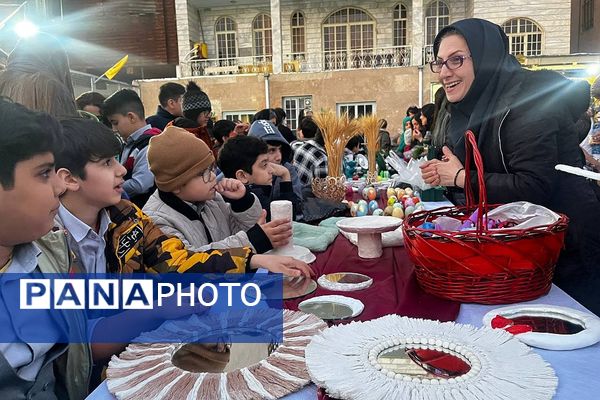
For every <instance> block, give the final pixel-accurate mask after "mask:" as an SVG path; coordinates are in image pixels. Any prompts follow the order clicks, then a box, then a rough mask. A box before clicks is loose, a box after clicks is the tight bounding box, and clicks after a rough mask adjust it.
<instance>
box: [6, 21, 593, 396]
mask: <svg viewBox="0 0 600 400" xmlns="http://www.w3.org/2000/svg"><path fill="white" fill-rule="evenodd" d="M434 54H435V60H434V61H433V62H432V63H431V69H432V72H433V73H436V74H438V76H439V81H440V83H441V84H442V89H441V92H440V94H439V96H436V103H435V104H428V105H425V106H423V107H422V108H421V109H417V108H416V107H415V108H409V110H408V111H407V116H406V118H405V119H404V120H403V128H404V131H403V132H402V133H401V134H400V135H398V136H397V137H390V135H389V134H388V136H387V138H386V136H385V134H383V133H382V135H381V136H380V137H381V142H380V144H381V146H382V148H383V149H385V150H394V149H395V150H396V151H398V152H400V153H402V154H404V153H406V152H407V150H408V148H409V146H410V147H412V148H415V147H416V146H418V145H419V144H420V143H423V142H424V141H428V142H429V143H431V146H432V147H433V148H434V149H436V151H434V152H433V153H431V152H430V156H432V159H431V160H430V161H428V162H427V163H425V164H424V165H423V166H422V176H423V178H424V180H425V182H427V183H429V184H432V185H441V186H445V187H446V188H447V196H448V198H449V199H450V200H451V201H453V202H454V203H455V204H463V203H464V188H465V185H467V184H468V183H469V184H470V185H471V189H472V190H473V192H474V193H475V195H478V187H477V179H476V178H475V174H476V172H475V170H474V168H471V176H470V178H471V179H470V180H467V179H466V176H465V156H466V154H465V145H464V133H465V131H467V130H471V131H473V132H474V133H475V136H476V138H477V142H478V146H479V148H480V150H481V153H482V155H483V161H484V170H485V172H484V180H485V183H486V187H487V196H488V202H489V203H506V202H511V201H517V200H527V201H531V202H533V203H537V204H541V205H545V206H547V207H549V208H551V209H553V210H555V211H558V212H563V213H565V214H566V215H567V216H568V217H569V219H570V226H569V235H568V239H567V242H566V245H565V246H566V248H565V250H564V251H563V254H562V255H561V259H560V260H559V263H558V265H557V268H556V282H557V283H558V284H559V285H560V286H561V288H563V289H565V290H567V291H568V292H569V293H570V294H571V295H573V296H574V297H575V298H576V299H578V300H580V301H582V302H583V303H584V304H585V305H586V306H588V307H590V308H591V309H592V310H593V311H595V312H599V311H600V299H599V295H598V292H599V291H598V290H597V285H598V283H600V279H599V277H600V273H599V272H598V265H599V263H600V257H599V256H600V236H599V235H600V232H599V231H598V229H597V226H598V224H599V223H600V207H598V206H599V204H598V195H597V190H596V188H597V187H596V188H595V187H594V183H592V182H588V181H586V180H585V179H583V178H579V177H576V176H574V175H567V174H564V173H560V172H558V171H556V170H555V169H554V166H555V165H556V164H558V163H563V164H568V165H573V166H582V165H584V158H583V154H582V152H581V150H580V148H579V142H580V141H579V140H578V136H577V135H576V134H575V133H574V130H575V123H576V122H577V120H578V119H579V118H580V117H581V115H582V114H583V113H584V112H585V111H586V109H587V107H588V104H589V87H588V88H587V90H588V93H585V90H581V88H580V87H575V86H576V85H574V84H571V83H570V82H569V81H567V80H566V79H565V78H562V77H561V76H559V75H556V74H554V73H542V72H530V71H526V70H523V69H522V68H521V67H520V66H519V64H518V62H517V61H516V59H515V58H514V57H513V56H512V55H510V54H509V51H508V41H507V37H506V35H505V34H504V33H503V31H502V29H501V28H500V27H499V26H497V25H495V24H492V23H490V22H488V21H484V20H479V19H467V20H463V21H459V22H456V23H454V24H452V25H450V26H448V27H446V28H444V29H443V30H442V31H441V32H440V33H439V34H438V36H437V37H436V39H435V44H434ZM574 87H575V88H574ZM565 93H567V94H568V95H569V96H570V97H569V98H568V99H569V102H565V97H564V96H565ZM0 95H2V96H4V97H3V98H2V99H0V160H1V161H0V205H1V206H2V207H0V268H1V272H2V273H6V272H8V273H11V272H25V273H27V272H32V271H39V272H43V273H47V272H57V273H72V272H84V273H88V274H98V273H104V272H110V273H129V272H153V273H166V272H177V273H186V272H229V273H232V272H234V273H240V272H242V273H243V272H249V271H251V270H254V269H256V268H257V267H264V268H266V269H268V270H270V271H273V272H281V273H284V274H286V275H291V276H299V275H304V276H310V275H311V274H312V272H311V270H310V268H309V267H308V266H307V265H306V264H305V263H303V262H300V261H297V260H294V259H292V258H289V257H280V256H272V255H265V254H264V253H265V252H267V251H268V250H271V249H273V248H277V247H281V246H284V245H286V244H287V243H289V241H290V240H291V236H292V226H291V221H289V220H281V219H276V220H272V219H271V218H270V212H269V211H270V206H269V205H270V203H271V202H272V201H274V200H281V199H284V200H290V201H291V202H292V203H293V205H294V210H295V216H296V217H298V218H302V216H303V211H302V204H303V201H305V200H306V198H307V196H309V194H307V191H309V190H307V188H309V187H310V182H311V181H312V179H313V178H315V177H325V176H327V171H328V165H327V153H326V151H325V148H324V140H323V136H322V134H321V132H320V131H319V128H318V126H317V124H316V123H315V121H314V120H313V119H312V118H311V116H310V115H303V116H302V118H300V120H299V129H298V131H297V132H296V133H294V132H292V131H291V130H289V129H287V127H285V124H284V123H283V120H284V118H285V116H284V114H282V113H281V111H283V110H280V111H278V110H277V109H275V110H271V109H266V110H262V111H259V112H258V113H257V114H256V115H255V118H254V121H253V122H252V124H251V125H250V126H248V125H245V124H242V123H236V122H232V121H227V120H220V121H216V122H215V123H214V124H213V123H212V122H213V121H212V120H211V116H212V108H211V102H210V99H209V97H208V95H207V94H206V93H205V92H204V91H202V89H201V88H200V87H199V86H198V85H197V84H196V83H194V82H190V83H189V84H188V85H187V87H183V86H182V85H179V84H176V83H167V84H165V85H163V86H162V87H161V89H160V93H159V102H160V105H159V107H158V110H157V112H156V114H155V115H153V116H150V117H148V118H146V117H145V113H144V106H143V104H142V101H141V99H140V98H139V96H138V95H137V93H136V92H134V91H132V90H128V89H123V90H120V91H117V92H116V93H114V94H112V95H111V96H109V97H108V98H106V99H105V98H103V97H102V96H101V95H99V94H96V93H87V94H84V95H82V96H80V97H79V98H77V100H76V99H75V97H74V95H73V86H72V84H71V79H70V76H69V66H68V59H67V57H66V54H65V52H64V50H62V49H61V48H60V45H59V44H58V43H57V42H56V40H54V39H53V38H51V37H49V36H47V35H41V36H38V37H36V38H35V43H34V41H28V42H27V43H23V44H21V45H19V46H17V48H16V49H15V50H14V51H13V52H12V53H11V54H10V56H9V58H8V63H7V65H6V69H5V71H3V72H2V73H1V74H0ZM586 96H587V100H586ZM438 97H439V100H438ZM571 100H572V101H571ZM78 109H79V111H78ZM307 114H309V113H307ZM383 122H385V121H383ZM386 124H387V123H385V124H384V123H382V124H381V126H382V130H383V131H384V132H385V133H387V131H385V128H386V126H385V125H386ZM107 125H109V126H110V127H111V128H112V129H110V128H109V127H107ZM115 132H116V133H117V135H115ZM355 142H356V143H355ZM355 142H352V143H349V147H348V148H349V150H351V151H352V149H355V148H357V146H360V141H359V140H358V139H357V140H356V141H355ZM133 230H136V232H138V234H136V235H135V236H132V235H129V233H130V232H132V231H133ZM64 238H66V241H65V240H64ZM123 239H128V240H123ZM68 254H74V255H75V257H68V256H66V255H68ZM67 260H70V261H71V262H67ZM0 303H1V302H0ZM0 307H1V305H0ZM0 314H2V317H1V319H2V321H4V322H5V326H8V327H11V328H12V329H14V331H15V332H19V331H20V330H21V329H24V328H26V327H27V326H30V325H31V324H36V323H37V322H36V321H28V320H24V319H22V318H20V319H18V318H14V319H13V318H11V316H10V313H9V312H8V310H6V309H0ZM111 322H112V321H111V319H110V318H107V319H105V320H103V321H100V322H98V324H97V325H96V326H98V327H102V325H105V326H106V325H109V324H111ZM113 323H114V322H113ZM141 328H142V327H141ZM143 328H148V327H147V326H144V327H143ZM88 335H91V336H90V337H93V332H91V333H90V332H88ZM122 348H123V347H122V345H114V346H106V345H98V344H91V345H89V344H85V343H84V344H70V345H65V344H60V343H49V344H45V345H44V346H38V345H30V344H27V343H19V342H18V341H15V342H14V343H2V344H0V381H2V382H3V383H2V384H1V385H0V398H25V397H27V396H29V397H35V398H42V399H54V398H70V399H82V398H84V397H85V396H86V394H87V393H88V391H89V390H90V388H92V387H93V385H91V384H90V378H91V376H92V373H91V370H92V367H93V366H94V365H102V363H103V362H105V361H106V360H107V359H108V358H109V357H110V356H111V355H113V354H118V352H119V351H120V350H121V349H122ZM75 360H76V361H75ZM36 396H37V397H36Z"/></svg>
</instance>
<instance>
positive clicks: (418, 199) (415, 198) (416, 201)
mask: <svg viewBox="0 0 600 400" xmlns="http://www.w3.org/2000/svg"><path fill="white" fill-rule="evenodd" d="M412 199H413V202H414V203H415V206H416V205H417V204H418V203H420V202H421V199H420V198H418V197H415V196H413V198H412Z"/></svg>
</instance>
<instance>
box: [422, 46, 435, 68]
mask: <svg viewBox="0 0 600 400" xmlns="http://www.w3.org/2000/svg"><path fill="white" fill-rule="evenodd" d="M434 59H435V57H434V56H433V45H427V46H425V47H423V64H428V63H430V62H432V61H433V60H434Z"/></svg>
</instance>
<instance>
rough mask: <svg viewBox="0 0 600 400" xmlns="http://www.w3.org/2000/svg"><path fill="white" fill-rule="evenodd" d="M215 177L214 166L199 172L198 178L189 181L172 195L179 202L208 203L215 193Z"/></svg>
mask: <svg viewBox="0 0 600 400" xmlns="http://www.w3.org/2000/svg"><path fill="white" fill-rule="evenodd" d="M216 187H217V175H216V174H215V167H214V165H213V166H211V167H209V168H207V169H206V170H204V171H202V172H200V174H199V175H198V176H195V177H193V178H192V179H190V180H189V181H188V182H187V183H186V184H185V185H183V186H182V187H181V188H180V189H177V190H175V191H174V192H173V193H175V195H176V196H177V197H179V198H180V199H181V200H185V201H189V202H190V203H194V202H198V201H208V200H213V199H214V198H215V193H216V192H217V189H216Z"/></svg>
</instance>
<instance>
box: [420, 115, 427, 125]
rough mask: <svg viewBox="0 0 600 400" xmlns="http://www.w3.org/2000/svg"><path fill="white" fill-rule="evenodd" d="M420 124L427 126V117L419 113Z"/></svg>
mask: <svg viewBox="0 0 600 400" xmlns="http://www.w3.org/2000/svg"><path fill="white" fill-rule="evenodd" d="M421 125H423V126H427V117H426V116H425V114H421Z"/></svg>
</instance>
